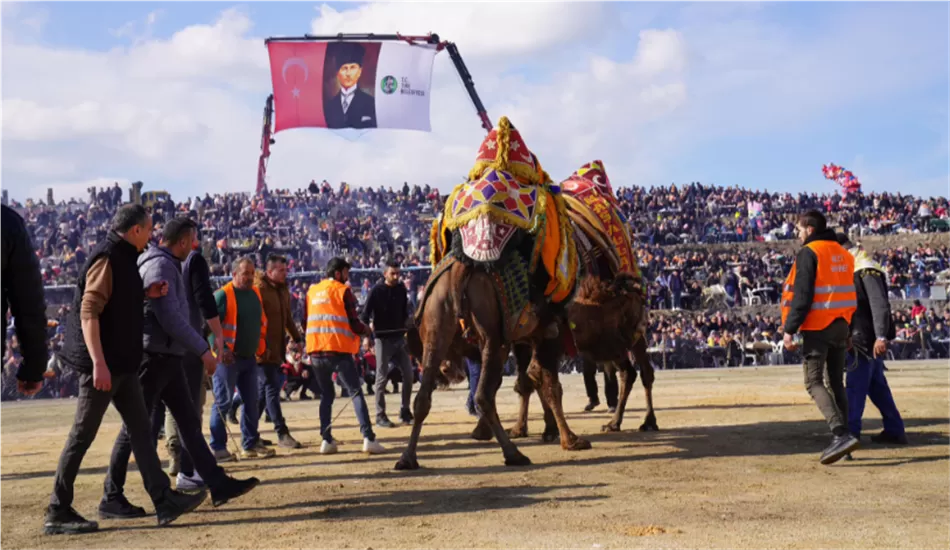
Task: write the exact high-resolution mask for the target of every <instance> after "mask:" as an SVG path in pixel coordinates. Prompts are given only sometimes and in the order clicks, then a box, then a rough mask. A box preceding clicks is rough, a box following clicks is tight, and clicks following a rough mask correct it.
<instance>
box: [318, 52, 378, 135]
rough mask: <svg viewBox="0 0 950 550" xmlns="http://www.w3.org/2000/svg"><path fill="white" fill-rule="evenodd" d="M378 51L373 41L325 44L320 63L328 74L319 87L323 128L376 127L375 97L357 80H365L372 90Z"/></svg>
mask: <svg viewBox="0 0 950 550" xmlns="http://www.w3.org/2000/svg"><path fill="white" fill-rule="evenodd" d="M365 46H376V47H375V48H366V47H365ZM378 55H379V47H378V45H377V44H360V43H356V42H330V43H329V44H327V54H326V61H325V63H324V67H325V71H326V73H325V74H326V75H327V77H328V78H327V79H326V80H325V83H324V91H323V97H324V102H323V113H324V116H325V117H326V122H327V128H376V100H375V98H374V97H373V96H372V95H370V93H367V92H366V91H365V90H363V89H361V88H360V86H359V84H360V81H361V80H364V81H368V82H369V83H370V86H369V87H368V89H369V90H370V91H372V90H373V86H372V83H373V82H375V74H374V73H375V72H376V61H377V59H376V58H377V57H378ZM369 58H372V59H369ZM364 69H365V72H366V73H367V74H365V75H364Z"/></svg>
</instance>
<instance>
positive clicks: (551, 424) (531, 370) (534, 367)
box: [526, 357, 561, 443]
mask: <svg viewBox="0 0 950 550" xmlns="http://www.w3.org/2000/svg"><path fill="white" fill-rule="evenodd" d="M529 358H530V357H529ZM526 381H527V383H529V384H531V390H529V391H533V390H534V389H537V390H538V397H539V398H541V408H542V409H543V410H544V433H542V434H541V441H543V442H545V443H553V442H555V441H559V440H560V439H561V431H560V429H559V428H558V425H557V418H555V417H554V411H552V410H551V407H550V406H548V403H547V401H545V400H544V398H543V397H541V384H542V381H543V374H542V373H541V365H540V364H539V363H538V362H537V361H532V362H531V363H530V364H529V366H528V371H527V376H526ZM528 395H529V396H530V393H529V394H528ZM526 408H527V407H526Z"/></svg>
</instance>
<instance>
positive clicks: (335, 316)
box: [307, 258, 386, 454]
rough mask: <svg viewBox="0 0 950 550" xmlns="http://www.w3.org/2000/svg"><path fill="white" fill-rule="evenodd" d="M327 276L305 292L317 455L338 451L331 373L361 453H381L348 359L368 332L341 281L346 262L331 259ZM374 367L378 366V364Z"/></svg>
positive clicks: (345, 278)
mask: <svg viewBox="0 0 950 550" xmlns="http://www.w3.org/2000/svg"><path fill="white" fill-rule="evenodd" d="M326 273H327V278H326V279H324V280H323V281H320V282H319V283H318V284H315V285H311V286H310V289H309V290H308V291H307V353H308V354H310V356H311V358H312V359H313V366H314V369H313V370H314V372H315V373H316V375H317V382H318V383H319V385H320V393H321V398H320V434H321V435H322V436H323V444H322V445H321V446H320V452H321V453H322V454H333V453H335V452H337V446H338V445H339V442H338V441H336V440H334V439H333V435H332V433H331V432H330V428H331V418H330V417H331V415H332V413H333V399H334V397H336V387H335V386H334V384H333V373H334V372H336V373H337V376H339V378H340V382H341V383H342V384H343V388H344V389H345V390H346V391H347V392H348V393H349V394H350V396H352V399H353V409H354V411H355V412H356V418H357V419H358V420H359V423H360V431H361V432H362V434H363V452H364V453H369V454H376V453H382V452H384V451H385V450H386V449H385V448H384V447H383V446H382V445H380V444H379V442H377V441H376V435H375V434H374V433H373V425H372V424H371V423H370V419H369V409H368V407H367V406H366V399H365V398H364V397H363V388H362V387H361V384H360V376H359V373H357V372H356V364H355V362H354V361H353V355H355V354H356V353H357V352H359V349H360V336H361V335H368V334H369V333H370V330H369V327H367V326H366V325H364V324H363V323H362V322H361V321H360V319H359V316H358V315H357V313H356V303H357V302H356V297H355V296H353V291H352V290H350V287H349V286H347V284H346V282H347V281H348V280H349V278H350V264H349V263H347V261H346V260H344V259H343V258H333V259H331V260H330V262H329V263H328V264H327V271H326ZM377 364H378V363H377Z"/></svg>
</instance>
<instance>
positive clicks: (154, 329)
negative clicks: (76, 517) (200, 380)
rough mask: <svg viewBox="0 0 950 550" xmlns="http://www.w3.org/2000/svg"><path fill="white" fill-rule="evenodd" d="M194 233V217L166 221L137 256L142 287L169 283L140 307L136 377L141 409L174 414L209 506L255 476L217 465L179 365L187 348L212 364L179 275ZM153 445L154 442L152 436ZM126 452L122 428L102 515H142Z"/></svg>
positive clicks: (243, 489)
mask: <svg viewBox="0 0 950 550" xmlns="http://www.w3.org/2000/svg"><path fill="white" fill-rule="evenodd" d="M196 235H197V225H196V224H195V222H194V221H192V220H190V219H187V218H175V219H172V220H170V221H169V222H168V223H167V224H166V225H165V228H164V230H163V232H162V241H161V244H160V245H159V246H153V247H151V248H149V249H148V250H147V251H146V252H145V253H143V254H142V255H141V256H139V259H138V266H139V274H140V275H141V276H142V280H143V281H144V284H145V285H146V286H148V285H149V284H151V282H153V281H167V282H168V292H167V294H166V295H165V296H162V297H161V298H157V299H149V301H148V304H147V306H146V308H145V329H144V336H143V344H144V351H145V357H143V359H142V365H141V367H140V368H139V380H140V381H141V383H142V393H143V395H144V397H145V406H146V408H147V409H148V410H152V409H153V408H154V406H155V404H156V403H157V402H158V401H159V400H161V401H162V402H163V403H165V406H166V407H167V409H168V412H170V413H171V415H172V416H173V417H174V418H175V421H176V422H177V423H178V430H179V437H180V438H181V441H182V443H184V445H185V449H186V450H187V451H188V453H189V455H190V456H191V458H192V460H194V464H195V469H196V470H197V471H198V474H199V475H200V476H201V478H202V479H203V481H204V483H205V484H207V486H208V487H209V488H210V489H211V498H212V502H213V504H214V505H215V506H220V505H221V504H224V503H225V502H227V501H228V500H230V499H233V498H236V497H239V496H241V495H243V494H245V493H247V492H248V491H250V490H251V489H253V488H254V487H255V486H256V485H257V484H258V483H259V480H258V479H257V478H254V477H252V478H249V479H244V480H238V479H235V478H232V477H229V476H228V475H226V474H225V473H224V470H223V469H222V468H221V467H220V466H218V464H217V462H216V461H215V459H214V455H213V454H212V453H211V449H210V448H209V447H208V443H207V441H205V439H204V436H203V435H202V433H201V421H200V420H199V417H198V412H197V411H196V410H195V405H194V401H193V400H192V397H191V395H192V392H191V390H190V388H189V387H188V382H187V379H186V378H185V371H184V368H183V367H182V360H183V358H184V355H185V351H186V350H187V351H190V352H192V353H195V354H197V355H198V356H200V357H201V360H202V362H203V363H204V365H205V368H206V369H207V370H208V371H209V372H214V369H215V367H216V365H217V362H216V360H215V358H214V356H213V355H212V354H211V350H210V349H209V347H208V343H207V342H205V341H204V339H203V338H202V337H201V335H200V334H199V333H198V332H197V331H196V330H195V329H194V328H192V326H191V323H190V322H189V309H188V298H187V295H186V294H185V289H184V283H183V282H182V276H181V261H182V260H183V259H184V258H186V257H187V256H188V253H189V252H190V251H191V249H192V246H193V244H194V240H195V237H196ZM156 435H157V434H156ZM155 444H156V445H157V444H158V440H157V439H156V440H155ZM131 450H132V447H131V443H130V439H129V436H128V434H127V433H126V431H125V426H123V427H122V430H121V431H120V432H119V437H118V438H117V439H116V441H115V446H114V447H113V449H112V459H111V460H110V462H109V470H108V472H107V474H106V480H105V486H104V490H105V491H104V495H103V497H102V501H101V502H100V503H99V516H100V517H102V518H114V519H126V518H137V517H143V516H144V515H145V510H144V509H143V508H141V507H139V506H134V505H132V504H131V503H130V502H129V501H128V500H127V499H126V498H125V495H124V487H125V478H126V474H127V472H128V466H129V456H130V454H131Z"/></svg>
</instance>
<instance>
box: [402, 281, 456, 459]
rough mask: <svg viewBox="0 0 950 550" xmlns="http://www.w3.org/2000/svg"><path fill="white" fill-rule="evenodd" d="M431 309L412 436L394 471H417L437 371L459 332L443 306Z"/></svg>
mask: <svg viewBox="0 0 950 550" xmlns="http://www.w3.org/2000/svg"><path fill="white" fill-rule="evenodd" d="M448 280H449V278H448V277H446V278H445V281H448ZM430 307H431V309H430V310H429V311H426V317H425V319H424V320H423V322H422V328H423V329H425V331H426V337H425V340H424V342H425V343H424V348H423V352H422V367H423V371H422V383H421V384H420V385H419V391H418V392H416V399H415V401H414V402H413V422H412V434H411V435H410V436H409V445H408V446H407V447H406V450H405V451H403V453H402V456H401V457H400V458H399V460H398V461H397V462H396V466H395V468H396V469H397V470H417V469H419V461H418V458H417V456H416V447H417V446H418V445H419V435H420V434H421V433H422V423H423V422H425V419H426V417H427V416H428V415H429V410H430V409H431V408H432V391H433V390H434V389H435V383H436V375H437V373H438V369H439V367H440V366H441V365H442V360H443V359H444V358H445V356H446V354H447V353H448V350H449V346H450V345H451V343H452V340H453V339H454V337H455V332H456V331H457V330H458V323H454V322H451V320H452V319H453V314H452V312H451V311H450V310H449V306H448V305H447V304H446V303H444V302H443V303H442V304H438V305H437V302H435V301H434V300H433V302H431V305H430ZM403 383H405V384H412V380H404V381H403Z"/></svg>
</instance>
